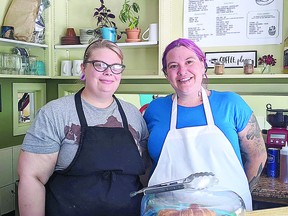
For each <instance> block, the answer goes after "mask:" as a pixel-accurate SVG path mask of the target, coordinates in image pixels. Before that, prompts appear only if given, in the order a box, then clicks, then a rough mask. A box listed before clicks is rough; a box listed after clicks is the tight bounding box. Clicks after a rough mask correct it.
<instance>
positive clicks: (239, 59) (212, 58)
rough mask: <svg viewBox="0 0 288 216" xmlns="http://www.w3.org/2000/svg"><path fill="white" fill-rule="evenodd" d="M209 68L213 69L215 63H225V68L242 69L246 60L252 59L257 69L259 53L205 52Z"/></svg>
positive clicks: (254, 51) (253, 51)
mask: <svg viewBox="0 0 288 216" xmlns="http://www.w3.org/2000/svg"><path fill="white" fill-rule="evenodd" d="M205 55H206V62H207V66H208V68H213V67H214V63H215V62H217V61H219V62H223V63H224V65H225V68H241V67H243V62H244V60H245V59H251V60H253V62H254V67H257V51H256V50H252V51H231V52H230V51H229V52H205Z"/></svg>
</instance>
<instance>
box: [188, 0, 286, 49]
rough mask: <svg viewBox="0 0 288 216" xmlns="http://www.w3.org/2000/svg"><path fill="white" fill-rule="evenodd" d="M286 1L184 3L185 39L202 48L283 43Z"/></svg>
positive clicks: (203, 0)
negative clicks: (283, 17)
mask: <svg viewBox="0 0 288 216" xmlns="http://www.w3.org/2000/svg"><path fill="white" fill-rule="evenodd" d="M282 16H283V0H184V20H183V21H184V22H183V23H184V28H183V29H184V32H183V34H184V37H185V38H189V39H191V40H193V41H194V42H195V43H197V45H199V46H200V47H214V46H242V45H263V44H280V43H281V42H282Z"/></svg>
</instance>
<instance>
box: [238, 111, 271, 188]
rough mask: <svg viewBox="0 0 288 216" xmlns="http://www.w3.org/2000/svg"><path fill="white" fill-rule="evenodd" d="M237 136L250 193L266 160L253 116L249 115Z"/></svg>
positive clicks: (263, 145) (258, 129)
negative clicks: (243, 127) (243, 158)
mask: <svg viewBox="0 0 288 216" xmlns="http://www.w3.org/2000/svg"><path fill="white" fill-rule="evenodd" d="M238 135H239V141H240V149H241V153H242V154H243V155H244V157H245V162H244V170H245V173H246V176H247V179H248V181H249V187H250V191H252V190H253V189H254V187H255V185H256V184H257V182H258V180H259V177H260V175H261V172H262V170H263V168H264V165H265V162H266V159H267V153H266V147H265V143H264V140H263V137H262V133H261V130H260V127H259V125H258V122H257V120H256V118H255V116H254V114H252V115H251V118H250V120H249V122H248V124H247V125H246V127H245V129H244V130H243V131H241V132H239V133H238Z"/></svg>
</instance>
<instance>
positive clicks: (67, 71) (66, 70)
mask: <svg viewBox="0 0 288 216" xmlns="http://www.w3.org/2000/svg"><path fill="white" fill-rule="evenodd" d="M71 75H72V61H70V60H63V61H61V76H71Z"/></svg>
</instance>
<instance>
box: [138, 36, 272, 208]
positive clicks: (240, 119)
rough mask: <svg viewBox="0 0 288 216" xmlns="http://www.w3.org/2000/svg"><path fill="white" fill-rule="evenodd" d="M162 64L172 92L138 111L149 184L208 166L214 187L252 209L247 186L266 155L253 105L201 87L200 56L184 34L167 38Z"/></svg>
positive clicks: (203, 68)
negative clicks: (141, 116) (146, 134)
mask: <svg viewBox="0 0 288 216" xmlns="http://www.w3.org/2000/svg"><path fill="white" fill-rule="evenodd" d="M162 66H163V72H164V74H165V76H166V78H167V80H168V81H169V83H170V84H171V86H172V87H173V88H174V90H175V93H174V94H170V95H168V96H166V97H159V98H157V99H155V100H153V101H152V102H151V103H150V104H149V106H148V108H147V109H146V112H145V114H144V119H145V120H146V123H147V126H148V130H149V133H150V136H149V139H148V150H149V154H150V156H151V158H152V160H153V165H154V167H153V168H154V172H153V173H152V176H151V178H150V180H149V185H150V186H151V185H155V184H159V183H163V182H168V181H173V180H177V179H182V178H185V177H187V176H189V175H190V174H192V173H197V172H212V173H214V174H215V176H216V177H217V178H218V180H219V182H218V185H217V187H218V188H222V189H224V190H232V191H234V192H236V193H237V194H238V195H240V196H241V198H242V199H243V200H244V202H245V205H246V209H247V210H252V201H251V193H250V190H252V189H253V186H254V185H255V184H256V182H257V181H258V179H259V176H260V174H261V172H262V170H263V167H264V165H265V162H266V158H267V155H266V149H265V144H264V140H263V138H262V135H261V130H260V128H259V126H258V123H257V120H256V118H255V116H254V114H253V111H252V110H251V108H250V107H249V106H248V105H247V104H246V103H245V102H244V100H243V99H242V98H241V97H240V96H239V95H238V94H236V93H233V92H219V91H215V90H208V89H207V88H205V85H204V84H203V80H204V78H206V77H207V76H206V71H207V64H206V58H205V55H204V53H203V52H202V51H201V49H200V48H199V47H198V46H197V45H196V44H195V43H194V42H193V41H191V40H189V39H184V38H180V39H178V40H175V41H173V42H171V43H170V44H169V45H168V46H167V47H166V49H165V51H164V53H163V57H162Z"/></svg>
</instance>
